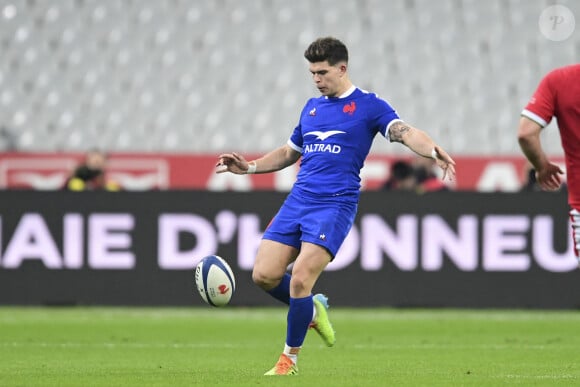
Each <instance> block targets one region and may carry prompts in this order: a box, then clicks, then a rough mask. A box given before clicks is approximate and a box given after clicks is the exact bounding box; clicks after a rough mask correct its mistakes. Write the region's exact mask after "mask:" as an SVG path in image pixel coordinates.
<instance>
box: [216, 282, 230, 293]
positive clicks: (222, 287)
mask: <svg viewBox="0 0 580 387" xmlns="http://www.w3.org/2000/svg"><path fill="white" fill-rule="evenodd" d="M218 290H219V292H220V294H226V293H227V292H229V291H230V288H228V286H227V285H226V284H222V285H220V286H218Z"/></svg>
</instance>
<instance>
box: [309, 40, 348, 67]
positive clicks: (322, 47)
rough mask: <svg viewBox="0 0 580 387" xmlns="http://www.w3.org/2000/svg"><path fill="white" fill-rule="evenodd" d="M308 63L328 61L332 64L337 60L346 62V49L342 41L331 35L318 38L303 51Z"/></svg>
mask: <svg viewBox="0 0 580 387" xmlns="http://www.w3.org/2000/svg"><path fill="white" fill-rule="evenodd" d="M304 57H305V58H306V59H307V60H308V61H309V62H310V63H316V62H324V61H328V64H329V65H331V66H334V65H335V64H337V63H338V62H343V61H344V62H348V50H347V48H346V46H345V45H344V43H342V42H341V41H340V40H338V39H336V38H333V37H325V38H318V39H316V40H315V41H314V42H312V43H311V44H310V46H308V48H307V49H306V51H304Z"/></svg>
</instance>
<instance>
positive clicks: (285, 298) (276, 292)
mask: <svg viewBox="0 0 580 387" xmlns="http://www.w3.org/2000/svg"><path fill="white" fill-rule="evenodd" d="M268 293H269V294H270V295H271V296H272V297H274V298H276V299H278V300H280V301H282V302H283V303H285V304H286V305H290V274H288V273H286V274H284V277H282V281H280V283H279V284H278V286H276V287H275V288H273V289H270V290H268Z"/></svg>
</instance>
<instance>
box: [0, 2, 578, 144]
mask: <svg viewBox="0 0 580 387" xmlns="http://www.w3.org/2000/svg"><path fill="white" fill-rule="evenodd" d="M553 4H555V3H554V2H553V1H546V0H487V1H480V0H356V1H354V0H353V1H331V0H295V1H287V0H251V1H236V0H212V1H208V0H110V1H100V0H43V1H38V0H0V47H1V49H2V53H3V54H2V55H1V56H0V126H1V130H0V150H8V149H16V150H21V151H57V150H79V149H85V148H87V147H88V146H97V147H101V148H103V149H109V150H111V151H162V152H198V153H207V152H219V151H221V150H230V149H232V148H234V147H235V149H237V150H240V151H245V152H263V151H267V150H270V149H271V148H273V147H275V146H277V145H279V144H282V143H284V142H285V141H286V139H287V138H288V136H289V134H290V131H291V130H292V128H293V127H294V125H295V123H296V119H297V116H298V114H299V111H300V109H301V107H302V105H303V103H304V102H305V101H306V99H307V98H309V97H310V96H313V95H316V90H315V89H314V87H313V86H312V82H311V80H310V75H309V73H308V71H307V67H306V64H305V61H304V59H303V58H302V52H303V51H304V48H305V47H306V45H307V44H308V43H310V41H312V40H313V39H315V38H316V37H318V36H321V35H334V36H336V37H338V38H340V39H342V40H344V41H345V43H347V45H348V46H349V48H350V51H351V63H350V65H351V77H352V79H353V81H354V83H355V84H356V85H358V86H359V87H362V88H365V89H367V90H370V91H374V92H377V93H378V94H379V95H381V96H382V97H384V98H386V99H388V100H389V101H390V102H391V104H392V105H393V106H394V107H395V108H396V109H397V110H398V111H399V113H400V114H401V116H402V117H403V118H405V119H407V120H408V121H409V122H411V123H413V124H415V125H416V126H418V127H420V128H423V129H426V130H428V131H429V132H431V133H433V135H434V136H436V137H437V138H440V139H441V140H440V142H441V143H442V144H445V146H446V148H447V149H448V151H449V152H450V153H452V154H457V155H466V154H481V155H493V154H506V155H511V154H516V153H518V152H519V148H518V145H517V142H516V139H515V130H516V127H517V119H518V115H519V111H521V109H522V107H523V106H524V104H525V102H526V100H527V98H528V97H529V96H530V94H531V92H532V91H533V90H534V88H535V87H536V84H537V82H538V80H539V79H540V77H541V75H542V74H543V73H545V72H546V71H547V70H549V69H550V68H553V67H556V66H560V65H564V64H567V63H573V62H577V61H578V58H579V57H580V32H578V31H577V30H578V28H576V30H575V31H574V32H573V34H572V35H571V36H570V37H569V38H568V39H566V40H564V41H551V40H549V39H547V38H546V37H545V36H543V35H542V34H541V31H540V29H539V27H538V19H539V16H540V14H541V12H542V11H543V10H544V9H546V8H547V7H548V6H550V5H553ZM557 4H562V5H565V6H567V7H568V8H569V9H570V10H571V11H572V12H573V14H575V15H576V17H577V18H578V17H580V2H578V1H574V0H569V1H558V2H557ZM553 125H554V124H552V125H551V126H553ZM546 137H547V139H546V141H547V142H546V147H547V150H548V152H550V153H554V154H559V153H560V148H559V137H558V135H557V131H552V130H550V131H549V133H546ZM375 144H376V146H375V147H374V148H373V152H377V153H382V152H385V153H387V152H389V153H392V152H395V153H396V152H404V151H405V150H404V149H403V148H402V147H397V146H393V145H391V144H386V143H385V142H380V141H377V142H376V143H375Z"/></svg>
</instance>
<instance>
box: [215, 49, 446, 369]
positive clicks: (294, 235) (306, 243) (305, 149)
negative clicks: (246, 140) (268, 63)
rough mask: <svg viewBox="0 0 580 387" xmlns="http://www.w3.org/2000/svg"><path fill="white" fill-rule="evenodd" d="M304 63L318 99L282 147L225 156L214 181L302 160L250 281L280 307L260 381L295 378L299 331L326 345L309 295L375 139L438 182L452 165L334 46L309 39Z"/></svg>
mask: <svg viewBox="0 0 580 387" xmlns="http://www.w3.org/2000/svg"><path fill="white" fill-rule="evenodd" d="M304 57H305V58H306V59H307V60H308V62H309V70H310V73H311V74H312V79H313V80H314V83H315V85H316V87H317V88H318V90H319V91H320V93H321V94H322V95H321V96H320V97H317V98H311V99H310V100H308V102H306V105H305V106H304V108H303V109H302V113H301V114H300V120H299V123H298V126H296V128H295V129H294V132H293V133H292V135H291V136H290V139H289V140H288V142H287V143H286V144H285V145H282V146H281V147H279V148H277V149H275V150H273V151H271V152H269V153H267V154H266V155H264V156H263V157H260V158H258V159H256V160H252V161H247V160H246V159H245V158H244V157H243V156H242V155H240V154H238V153H227V154H222V155H220V156H219V160H218V162H217V164H216V166H217V167H218V168H217V171H216V172H217V173H222V172H231V173H235V174H249V173H268V172H274V171H278V170H281V169H283V168H285V167H287V166H289V165H291V164H294V163H295V162H297V161H298V160H299V159H300V158H302V161H301V164H300V171H299V173H298V176H297V179H296V182H295V184H294V186H293V187H292V190H291V191H290V193H289V195H288V197H287V198H286V200H285V202H284V204H283V205H282V207H281V208H280V210H279V212H278V213H277V214H276V216H275V217H274V219H273V220H272V222H271V224H270V225H269V226H268V228H267V229H266V231H265V233H264V236H263V239H262V241H261V243H260V246H259V248H258V253H257V256H256V260H255V264H254V270H253V273H252V278H253V281H254V282H255V283H256V284H257V285H258V286H260V287H261V288H262V289H264V290H265V291H267V292H268V293H270V295H272V296H273V297H275V298H277V299H278V300H280V301H282V302H284V303H286V304H288V305H289V309H288V322H287V331H286V343H285V347H284V350H283V352H282V354H281V355H280V358H279V360H278V362H277V363H276V365H275V366H274V368H272V369H271V370H270V371H268V372H266V375H293V374H296V373H297V372H298V368H297V366H296V362H297V358H298V352H299V351H300V348H301V346H302V343H303V342H304V338H305V336H306V332H307V331H308V328H309V327H311V328H314V329H315V330H316V331H317V332H318V334H319V335H320V336H321V337H322V339H323V340H324V342H325V343H326V345H328V346H332V345H334V342H335V332H334V329H333V327H332V325H331V323H330V320H329V318H328V312H327V309H328V299H327V298H326V296H324V295H322V294H316V295H314V296H313V295H312V290H313V288H314V285H315V283H316V281H317V279H318V277H319V276H320V274H321V273H322V271H323V270H324V268H325V267H326V266H327V265H328V264H329V263H330V261H331V260H332V259H333V258H334V256H335V255H336V253H337V251H338V249H339V247H340V245H341V244H342V242H343V241H344V239H345V238H346V236H347V233H348V232H349V230H350V228H351V226H352V224H353V222H354V219H355V215H356V211H357V205H358V199H359V193H360V170H361V168H362V167H363V163H364V160H365V158H366V157H367V155H368V153H369V150H370V147H371V144H372V142H373V138H374V137H375V135H376V134H377V133H380V134H381V135H382V136H384V137H385V138H387V139H388V140H389V141H391V142H400V143H402V144H403V145H406V146H407V147H409V148H410V149H411V150H413V151H414V152H415V153H417V154H418V155H421V156H424V157H432V158H434V159H435V160H436V162H437V164H438V166H439V167H441V168H442V169H443V179H445V178H446V177H447V178H449V179H451V180H452V179H454V177H455V162H454V161H453V159H451V157H450V156H449V155H448V154H447V152H445V151H444V150H443V149H442V148H441V147H440V146H438V145H437V144H436V143H435V142H434V141H433V140H432V139H431V138H430V137H429V136H428V135H427V134H426V133H425V132H424V131H422V130H419V129H417V128H414V127H413V126H411V125H409V124H407V123H405V122H404V121H402V120H401V119H400V118H399V116H398V115H397V112H396V111H395V110H394V109H393V108H392V107H391V106H390V105H389V104H388V103H387V102H386V101H384V100H382V99H380V98H379V97H378V96H377V95H376V94H373V93H369V92H366V91H364V90H361V89H359V88H357V87H355V86H354V85H353V84H352V82H351V81H350V79H349V76H348V71H347V70H348V50H347V48H346V46H345V45H344V44H343V43H342V42H341V41H339V40H338V39H335V38H332V37H325V38H319V39H317V40H316V41H314V42H313V43H311V44H310V46H309V47H308V48H307V49H306V51H305V53H304ZM292 262H293V263H294V265H293V266H292V273H291V274H289V273H287V269H288V266H289V265H290V264H291V263H292Z"/></svg>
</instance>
